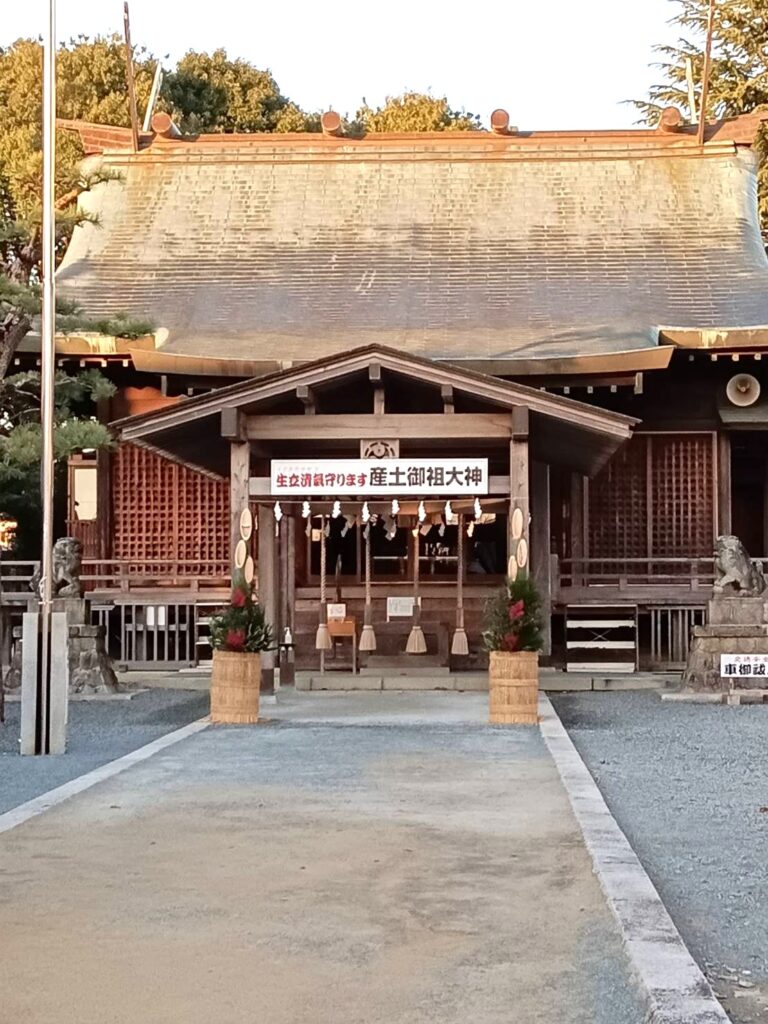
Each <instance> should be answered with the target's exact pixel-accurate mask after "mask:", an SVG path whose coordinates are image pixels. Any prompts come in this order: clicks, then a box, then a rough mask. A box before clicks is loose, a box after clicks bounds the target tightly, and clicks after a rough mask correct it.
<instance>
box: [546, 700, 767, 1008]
mask: <svg viewBox="0 0 768 1024" xmlns="http://www.w3.org/2000/svg"><path fill="white" fill-rule="evenodd" d="M551 699H552V703H553V704H554V705H555V708H556V709H557V712H558V714H559V715H560V717H561V719H562V721H563V724H564V725H565V727H566V728H567V730H568V732H569V734H570V736H571V738H572V740H573V742H574V743H575V744H576V747H577V748H578V750H579V753H580V754H581V756H582V757H583V758H584V760H585V762H586V763H587V765H588V767H589V769H590V771H591V772H592V775H593V776H594V778H595V781H596V782H597V784H598V786H599V787H600V790H601V791H602V793H603V796H604V797H605V799H606V802H607V803H608V806H609V807H610V809H611V811H612V813H613V814H614V816H615V817H616V820H617V821H618V823H619V825H620V826H621V828H622V829H623V830H624V833H625V834H626V836H627V838H628V839H629V841H630V843H631V844H632V846H633V848H634V849H635V851H636V853H637V854H638V856H639V857H640V860H641V861H642V863H643V865H644V867H645V869H646V871H647V872H648V874H649V875H650V877H651V879H652V880H653V882H654V884H655V885H656V887H657V889H658V890H659V893H660V895H661V897H662V899H663V900H664V903H665V904H666V906H667V909H668V910H669V912H670V914H671V915H672V918H673V919H674V921H675V924H676V925H677V927H678V928H679V930H680V932H681V934H682V936H683V938H684V940H685V942H686V943H687V945H688V948H689V949H690V951H691V953H692V954H693V956H694V957H695V958H696V960H697V961H698V963H699V964H700V966H701V967H702V969H703V970H705V972H706V973H707V976H708V977H709V979H710V981H711V982H712V984H713V987H714V989H715V991H716V992H717V993H718V995H719V996H720V997H721V999H722V1001H723V1004H724V1005H725V1007H726V1009H727V1011H728V1013H729V1015H730V1016H731V1018H732V1019H733V1020H734V1021H735V1022H738V1024H748V1022H762V1021H768V881H766V870H767V868H768V761H767V760H766V752H767V751H768V707H764V706H759V705H753V706H743V707H732V708H726V707H722V706H712V705H700V704H678V703H675V704H672V703H664V702H662V701H661V700H660V699H659V696H658V695H657V694H655V693H650V692H648V693H637V692H635V693H605V694H601V693H580V694H575V693H574V694H561V695H551Z"/></svg>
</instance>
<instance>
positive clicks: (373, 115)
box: [354, 92, 480, 132]
mask: <svg viewBox="0 0 768 1024" xmlns="http://www.w3.org/2000/svg"><path fill="white" fill-rule="evenodd" d="M354 123H355V124H356V125H359V127H360V129H361V130H362V131H365V132H445V131H467V130H471V129H475V128H479V127H480V119H479V118H478V116H477V115H476V114H469V113H467V112H466V111H464V110H453V109H451V107H450V106H449V105H448V100H447V98H446V97H445V96H430V95H429V94H428V93H421V92H404V93H403V94H402V95H400V96H388V97H387V99H386V102H385V103H384V106H383V107H377V108H376V109H375V110H374V109H373V108H372V107H369V106H368V104H367V103H366V102H365V100H363V105H362V106H361V107H360V109H359V110H358V112H357V115H356V117H355V122H354Z"/></svg>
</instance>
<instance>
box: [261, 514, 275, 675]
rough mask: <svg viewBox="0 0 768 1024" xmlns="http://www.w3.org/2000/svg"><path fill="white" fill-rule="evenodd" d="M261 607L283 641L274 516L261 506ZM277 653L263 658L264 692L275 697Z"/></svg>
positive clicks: (265, 654) (269, 653)
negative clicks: (280, 631) (280, 633)
mask: <svg viewBox="0 0 768 1024" xmlns="http://www.w3.org/2000/svg"><path fill="white" fill-rule="evenodd" d="M258 572H259V604H260V605H261V606H262V608H263V609H264V614H265V616H266V619H267V622H269V623H270V624H271V625H272V628H273V629H274V631H275V637H276V640H279V639H280V636H279V629H280V622H279V617H280V607H279V602H278V574H279V566H278V561H277V544H276V537H275V512H274V509H273V508H272V506H271V505H259V570H258ZM275 660H276V659H275V652H274V651H265V652H264V654H262V656H261V692H262V693H274V689H275Z"/></svg>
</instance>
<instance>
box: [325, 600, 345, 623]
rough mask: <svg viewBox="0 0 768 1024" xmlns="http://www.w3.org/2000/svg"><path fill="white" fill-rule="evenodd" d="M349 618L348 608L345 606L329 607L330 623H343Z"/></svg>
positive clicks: (331, 605) (332, 605)
mask: <svg viewBox="0 0 768 1024" xmlns="http://www.w3.org/2000/svg"><path fill="white" fill-rule="evenodd" d="M346 617H347V606H346V605H345V604H329V605H328V621H329V622H332V621H343V620H344V619H346Z"/></svg>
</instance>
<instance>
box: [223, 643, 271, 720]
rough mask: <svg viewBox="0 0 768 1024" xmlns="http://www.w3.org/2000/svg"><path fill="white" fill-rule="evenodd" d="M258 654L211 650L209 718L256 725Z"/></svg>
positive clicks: (259, 667) (258, 685) (259, 672)
mask: <svg viewBox="0 0 768 1024" xmlns="http://www.w3.org/2000/svg"><path fill="white" fill-rule="evenodd" d="M260 689H261V655H260V654H244V653H243V652H242V651H214V652H213V672H212V675H211V721H212V722H218V723H227V724H230V725H255V724H256V722H258V720H259V691H260Z"/></svg>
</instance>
